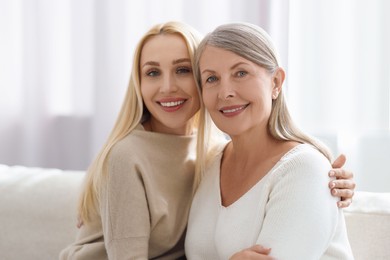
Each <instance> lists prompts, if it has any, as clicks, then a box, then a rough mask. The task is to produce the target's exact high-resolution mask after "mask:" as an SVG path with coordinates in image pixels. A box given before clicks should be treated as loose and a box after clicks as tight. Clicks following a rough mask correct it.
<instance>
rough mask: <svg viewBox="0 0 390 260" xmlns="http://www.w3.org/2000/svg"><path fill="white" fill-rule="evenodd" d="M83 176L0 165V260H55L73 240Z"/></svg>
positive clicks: (65, 172)
mask: <svg viewBox="0 0 390 260" xmlns="http://www.w3.org/2000/svg"><path fill="white" fill-rule="evenodd" d="M84 175H85V173H84V172H83V171H63V170H59V169H42V168H28V167H22V166H12V167H10V166H6V165H0V230H1V236H0V259H58V254H59V252H60V250H61V249H63V248H64V247H66V246H67V245H68V244H70V243H71V242H73V241H74V240H75V237H76V233H77V228H76V223H77V222H76V221H77V218H76V215H77V214H76V205H77V199H78V196H79V190H80V186H81V184H82V181H83V177H84Z"/></svg>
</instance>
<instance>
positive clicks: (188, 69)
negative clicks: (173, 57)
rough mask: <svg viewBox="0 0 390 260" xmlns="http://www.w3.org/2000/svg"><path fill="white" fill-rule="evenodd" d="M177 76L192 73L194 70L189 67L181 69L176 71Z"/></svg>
mask: <svg viewBox="0 0 390 260" xmlns="http://www.w3.org/2000/svg"><path fill="white" fill-rule="evenodd" d="M176 73H177V74H185V73H192V69H191V68H189V67H179V68H177V70H176Z"/></svg>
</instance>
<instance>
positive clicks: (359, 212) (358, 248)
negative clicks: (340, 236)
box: [0, 164, 390, 260]
mask: <svg viewBox="0 0 390 260" xmlns="http://www.w3.org/2000/svg"><path fill="white" fill-rule="evenodd" d="M83 176H84V172H82V171H62V170H58V169H41V168H27V167H21V166H12V167H10V166H6V165H1V164H0V259H2V260H22V259H23V260H24V259H29V260H35V259H36V260H46V259H48V260H53V259H58V253H59V251H60V250H61V249H62V248H64V247H65V246H67V245H68V244H69V243H71V242H72V241H73V240H74V238H75V236H76V232H77V229H76V213H75V212H76V201H77V196H78V192H79V189H80V187H81V183H82V180H83ZM345 217H346V221H347V227H348V235H349V238H350V242H351V246H352V249H353V252H354V255H355V258H356V259H364V260H371V259H376V260H380V259H390V193H368V192H356V195H355V198H354V201H353V204H352V206H350V207H349V208H348V209H346V210H345ZM302 246H310V245H302Z"/></svg>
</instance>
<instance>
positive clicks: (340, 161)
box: [332, 154, 347, 168]
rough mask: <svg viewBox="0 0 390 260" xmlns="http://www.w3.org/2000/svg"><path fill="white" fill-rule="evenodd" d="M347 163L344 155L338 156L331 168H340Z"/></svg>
mask: <svg viewBox="0 0 390 260" xmlns="http://www.w3.org/2000/svg"><path fill="white" fill-rule="evenodd" d="M346 161H347V157H346V156H345V155H344V154H340V155H339V157H337V158H336V160H334V162H333V163H332V168H341V167H343V166H344V164H345V162H346Z"/></svg>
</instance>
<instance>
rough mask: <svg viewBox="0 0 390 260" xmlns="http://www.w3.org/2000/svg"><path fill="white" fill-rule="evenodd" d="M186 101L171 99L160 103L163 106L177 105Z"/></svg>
mask: <svg viewBox="0 0 390 260" xmlns="http://www.w3.org/2000/svg"><path fill="white" fill-rule="evenodd" d="M183 103H184V100H180V101H171V102H160V105H161V106H163V107H176V106H179V105H181V104H183Z"/></svg>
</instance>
